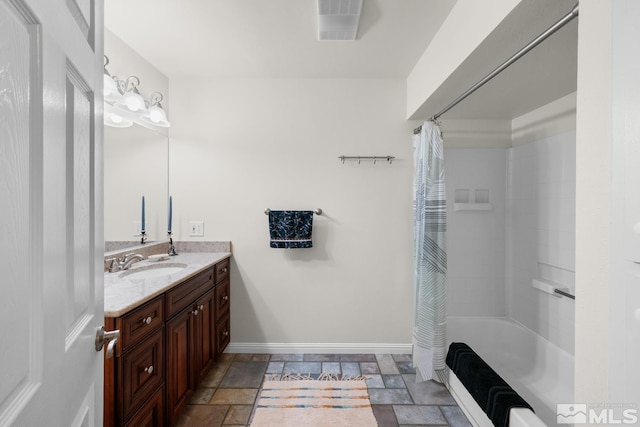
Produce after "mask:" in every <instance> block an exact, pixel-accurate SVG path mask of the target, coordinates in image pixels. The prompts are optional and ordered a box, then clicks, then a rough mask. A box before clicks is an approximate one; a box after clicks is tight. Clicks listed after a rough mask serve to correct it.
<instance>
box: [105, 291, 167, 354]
mask: <svg viewBox="0 0 640 427" xmlns="http://www.w3.org/2000/svg"><path fill="white" fill-rule="evenodd" d="M163 324H164V296H160V297H158V298H156V299H153V300H151V301H149V302H148V303H146V304H144V305H142V306H140V307H138V308H136V309H135V310H133V311H132V312H130V313H129V314H127V315H125V316H122V317H119V318H118V319H116V328H117V329H119V330H120V346H119V347H120V349H119V351H118V352H117V354H118V355H120V354H122V353H124V352H126V351H127V350H128V348H129V347H130V346H131V345H132V344H134V343H137V342H139V341H140V339H141V338H143V337H144V336H145V335H147V334H149V333H151V332H153V331H155V330H157V329H158V328H160V327H162V325H163Z"/></svg>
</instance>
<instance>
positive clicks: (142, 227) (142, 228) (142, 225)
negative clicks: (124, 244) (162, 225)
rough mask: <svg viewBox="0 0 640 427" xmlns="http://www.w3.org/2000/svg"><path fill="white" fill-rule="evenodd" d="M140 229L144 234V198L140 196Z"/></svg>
mask: <svg viewBox="0 0 640 427" xmlns="http://www.w3.org/2000/svg"><path fill="white" fill-rule="evenodd" d="M140 229H141V230H142V231H143V232H144V231H145V229H144V196H142V224H141V227H140Z"/></svg>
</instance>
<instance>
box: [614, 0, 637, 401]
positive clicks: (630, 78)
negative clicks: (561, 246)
mask: <svg viewBox="0 0 640 427" xmlns="http://www.w3.org/2000/svg"><path fill="white" fill-rule="evenodd" d="M638 20H640V4H638V2H637V1H619V2H615V4H614V6H613V25H612V27H613V49H612V82H613V85H612V86H613V87H612V100H613V105H612V115H611V116H612V137H613V149H612V159H611V160H612V169H611V172H612V177H611V180H612V190H611V201H612V211H611V217H612V227H611V243H612V244H611V268H612V272H611V273H612V275H611V288H610V292H611V294H610V301H611V316H610V319H609V337H610V345H609V349H608V352H609V358H610V359H609V360H610V364H611V366H610V369H609V371H610V375H611V377H610V382H609V384H610V387H611V388H610V393H611V394H610V401H612V402H630V403H633V404H635V409H638V408H639V407H640V388H639V387H638V384H639V383H640V371H639V370H638V369H637V368H636V366H637V363H638V360H639V359H640V340H638V337H639V336H640V265H639V263H640V230H639V229H638V224H639V222H640V197H638V192H639V191H640V188H639V187H640V185H639V184H640V168H638V165H640V152H639V151H638V147H640V133H639V132H638V130H639V129H640V86H639V85H638V75H640V56H639V55H638V54H637V53H636V54H631V55H630V54H629V52H631V51H634V49H637V48H636V47H635V43H637V40H638V38H639V37H640V29H639V28H638ZM621 349H624V351H621ZM628 407H630V405H628Z"/></svg>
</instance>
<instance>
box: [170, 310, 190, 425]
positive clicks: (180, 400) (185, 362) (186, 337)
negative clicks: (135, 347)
mask: <svg viewBox="0 0 640 427" xmlns="http://www.w3.org/2000/svg"><path fill="white" fill-rule="evenodd" d="M192 317H193V313H192V308H191V307H188V308H187V309H185V310H184V311H182V312H181V313H180V314H178V315H177V316H176V317H174V318H173V319H172V320H171V321H169V322H167V326H166V332H167V339H166V347H167V371H166V372H167V375H166V388H167V408H166V410H167V416H168V420H169V424H173V422H174V421H175V420H176V418H178V415H180V412H181V411H182V409H183V408H184V406H185V405H186V404H187V400H188V399H189V396H191V392H192V390H193V389H194V385H193V382H192V379H191V378H192V374H191V372H192V369H193V364H192V359H193V355H194V349H193V346H192V343H193V334H194V331H193V326H194V322H193V321H192Z"/></svg>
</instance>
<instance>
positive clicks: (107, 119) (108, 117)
mask: <svg viewBox="0 0 640 427" xmlns="http://www.w3.org/2000/svg"><path fill="white" fill-rule="evenodd" d="M104 124H105V125H107V126H111V127H114V128H128V127H130V126H133V122H132V121H131V120H129V119H126V118H124V117H122V116H121V115H120V114H118V113H116V112H113V111H108V110H107V108H105V109H104Z"/></svg>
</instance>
